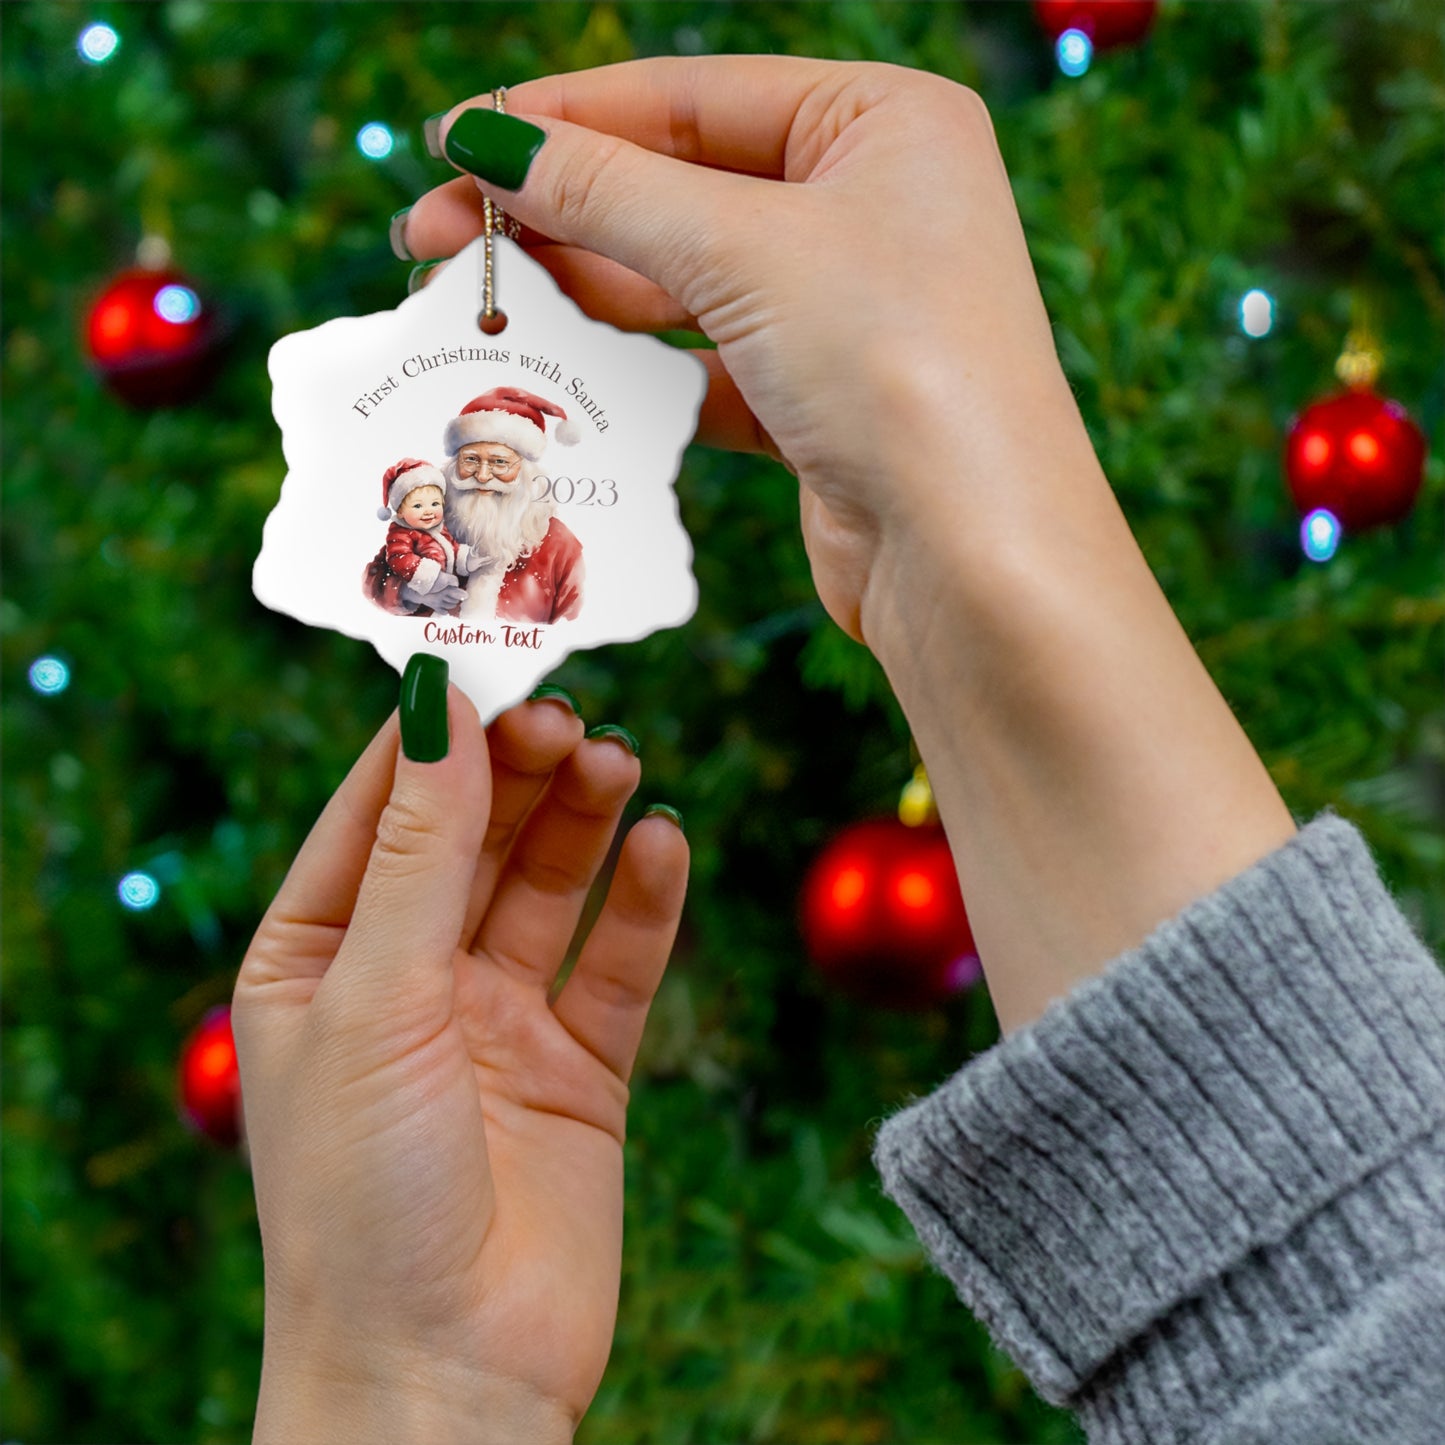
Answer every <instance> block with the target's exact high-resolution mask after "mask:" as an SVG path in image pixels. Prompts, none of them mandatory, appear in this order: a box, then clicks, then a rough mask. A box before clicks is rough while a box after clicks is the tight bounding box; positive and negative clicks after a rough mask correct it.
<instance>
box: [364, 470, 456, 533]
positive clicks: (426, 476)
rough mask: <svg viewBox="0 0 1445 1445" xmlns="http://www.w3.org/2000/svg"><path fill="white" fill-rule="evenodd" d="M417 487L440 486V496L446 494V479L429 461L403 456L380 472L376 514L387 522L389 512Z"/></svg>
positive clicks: (389, 516)
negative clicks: (379, 503)
mask: <svg viewBox="0 0 1445 1445" xmlns="http://www.w3.org/2000/svg"><path fill="white" fill-rule="evenodd" d="M418 487H440V488H441V489H442V496H446V494H447V479H446V478H445V477H444V476H443V475H442V473H441V471H440V470H439V469H438V468H436V467H434V466H432V464H431V463H430V462H419V461H418V460H417V459H416V458H415V457H403V458H402V460H401V461H399V462H397V464H396V465H395V466H394V467H388V468H387V469H386V470H385V471H384V472H383V473H382V474H381V503H382V504H381V506H379V507H378V508H377V509H376V515H377V516H378V517H380V518H381V520H382V521H383V522H389V521H390V520H391V514H392V513H393V512H394V511H396V509H397V508H398V507H399V506H401V504H402V503H403V502H404V501H406V496H407V493H408V492H414V491H416V489H417V488H418Z"/></svg>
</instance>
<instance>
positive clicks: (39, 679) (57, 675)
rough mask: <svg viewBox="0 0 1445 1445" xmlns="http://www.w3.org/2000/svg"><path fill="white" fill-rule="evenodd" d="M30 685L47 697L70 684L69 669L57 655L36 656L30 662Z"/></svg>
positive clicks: (63, 689)
mask: <svg viewBox="0 0 1445 1445" xmlns="http://www.w3.org/2000/svg"><path fill="white" fill-rule="evenodd" d="M30 686H31V687H33V688H34V689H35V691H36V692H43V693H44V694H45V695H46V696H47V697H49V696H51V695H53V694H55V693H57V692H64V691H65V689H66V688H67V687H69V686H70V669H69V668H68V667H67V666H66V665H65V664H64V663H63V662H62V661H61V660H60V659H59V658H58V657H37V658H36V659H35V661H34V662H32V663H31V664H30Z"/></svg>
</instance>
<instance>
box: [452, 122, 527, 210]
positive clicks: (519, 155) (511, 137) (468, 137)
mask: <svg viewBox="0 0 1445 1445" xmlns="http://www.w3.org/2000/svg"><path fill="white" fill-rule="evenodd" d="M546 139H547V132H546V131H544V130H543V129H542V128H541V127H540V126H535V125H533V124H532V123H531V122H530V121H526V120H520V119H519V118H518V117H517V116H515V115H502V114H500V113H499V112H498V111H495V110H482V109H474V110H464V111H463V112H462V113H461V114H460V115H459V116H458V117H457V118H456V120H454V121H453V122H452V128H451V129H450V130H449V131H448V132H447V141H446V154H447V159H448V160H449V161H451V163H452V164H453V165H455V166H460V167H461V168H462V169H463V170H464V171H470V172H471V173H472V174H473V175H474V176H480V177H481V178H482V179H483V180H484V181H491V183H492V184H493V185H494V186H501V187H502V189H503V190H506V191H515V190H516V189H517V188H518V187H519V186H520V185H521V184H522V182H523V181H525V180H526V179H527V171H528V170H529V169H530V168H531V165H532V161H533V159H534V158H535V157H536V154H537V152H538V151H539V150H541V149H542V142H543V141H544V140H546Z"/></svg>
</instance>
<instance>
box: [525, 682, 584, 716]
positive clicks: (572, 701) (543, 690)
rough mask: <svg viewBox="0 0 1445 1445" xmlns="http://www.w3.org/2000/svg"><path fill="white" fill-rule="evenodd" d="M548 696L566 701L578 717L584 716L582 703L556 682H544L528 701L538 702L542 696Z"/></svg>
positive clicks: (559, 700)
mask: <svg viewBox="0 0 1445 1445" xmlns="http://www.w3.org/2000/svg"><path fill="white" fill-rule="evenodd" d="M548 697H555V698H556V699H557V701H558V702H565V703H566V704H567V706H568V707H570V708H571V709H572V711H573V712H575V713H576V714H577V716H578V717H581V716H582V704H581V703H580V702H578V701H577V699H576V698H575V697H573V696H572V694H571V693H570V692H568V691H567V689H566V688H565V687H558V686H557V684H556V683H555V682H544V683H543V684H542V685H541V687H539V688H538V689H537V690H536V691H535V692H534V693H533V694H532V695H531V697H529V698H528V699H527V701H528V702H537V701H538V700H539V699H541V698H548Z"/></svg>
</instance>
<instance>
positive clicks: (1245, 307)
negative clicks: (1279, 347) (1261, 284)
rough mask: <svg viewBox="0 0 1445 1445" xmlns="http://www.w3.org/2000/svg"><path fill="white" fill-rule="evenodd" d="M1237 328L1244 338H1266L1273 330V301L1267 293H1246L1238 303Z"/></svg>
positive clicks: (1255, 291) (1256, 291) (1257, 291)
mask: <svg viewBox="0 0 1445 1445" xmlns="http://www.w3.org/2000/svg"><path fill="white" fill-rule="evenodd" d="M1239 327H1240V330H1241V331H1243V332H1244V334H1245V335H1246V336H1268V335H1269V333H1270V332H1271V331H1272V330H1273V329H1274V299H1273V297H1271V296H1270V294H1269V292H1267V291H1260V290H1258V289H1256V290H1254V291H1247V292H1245V294H1244V299H1243V300H1242V301H1240V303H1239Z"/></svg>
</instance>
